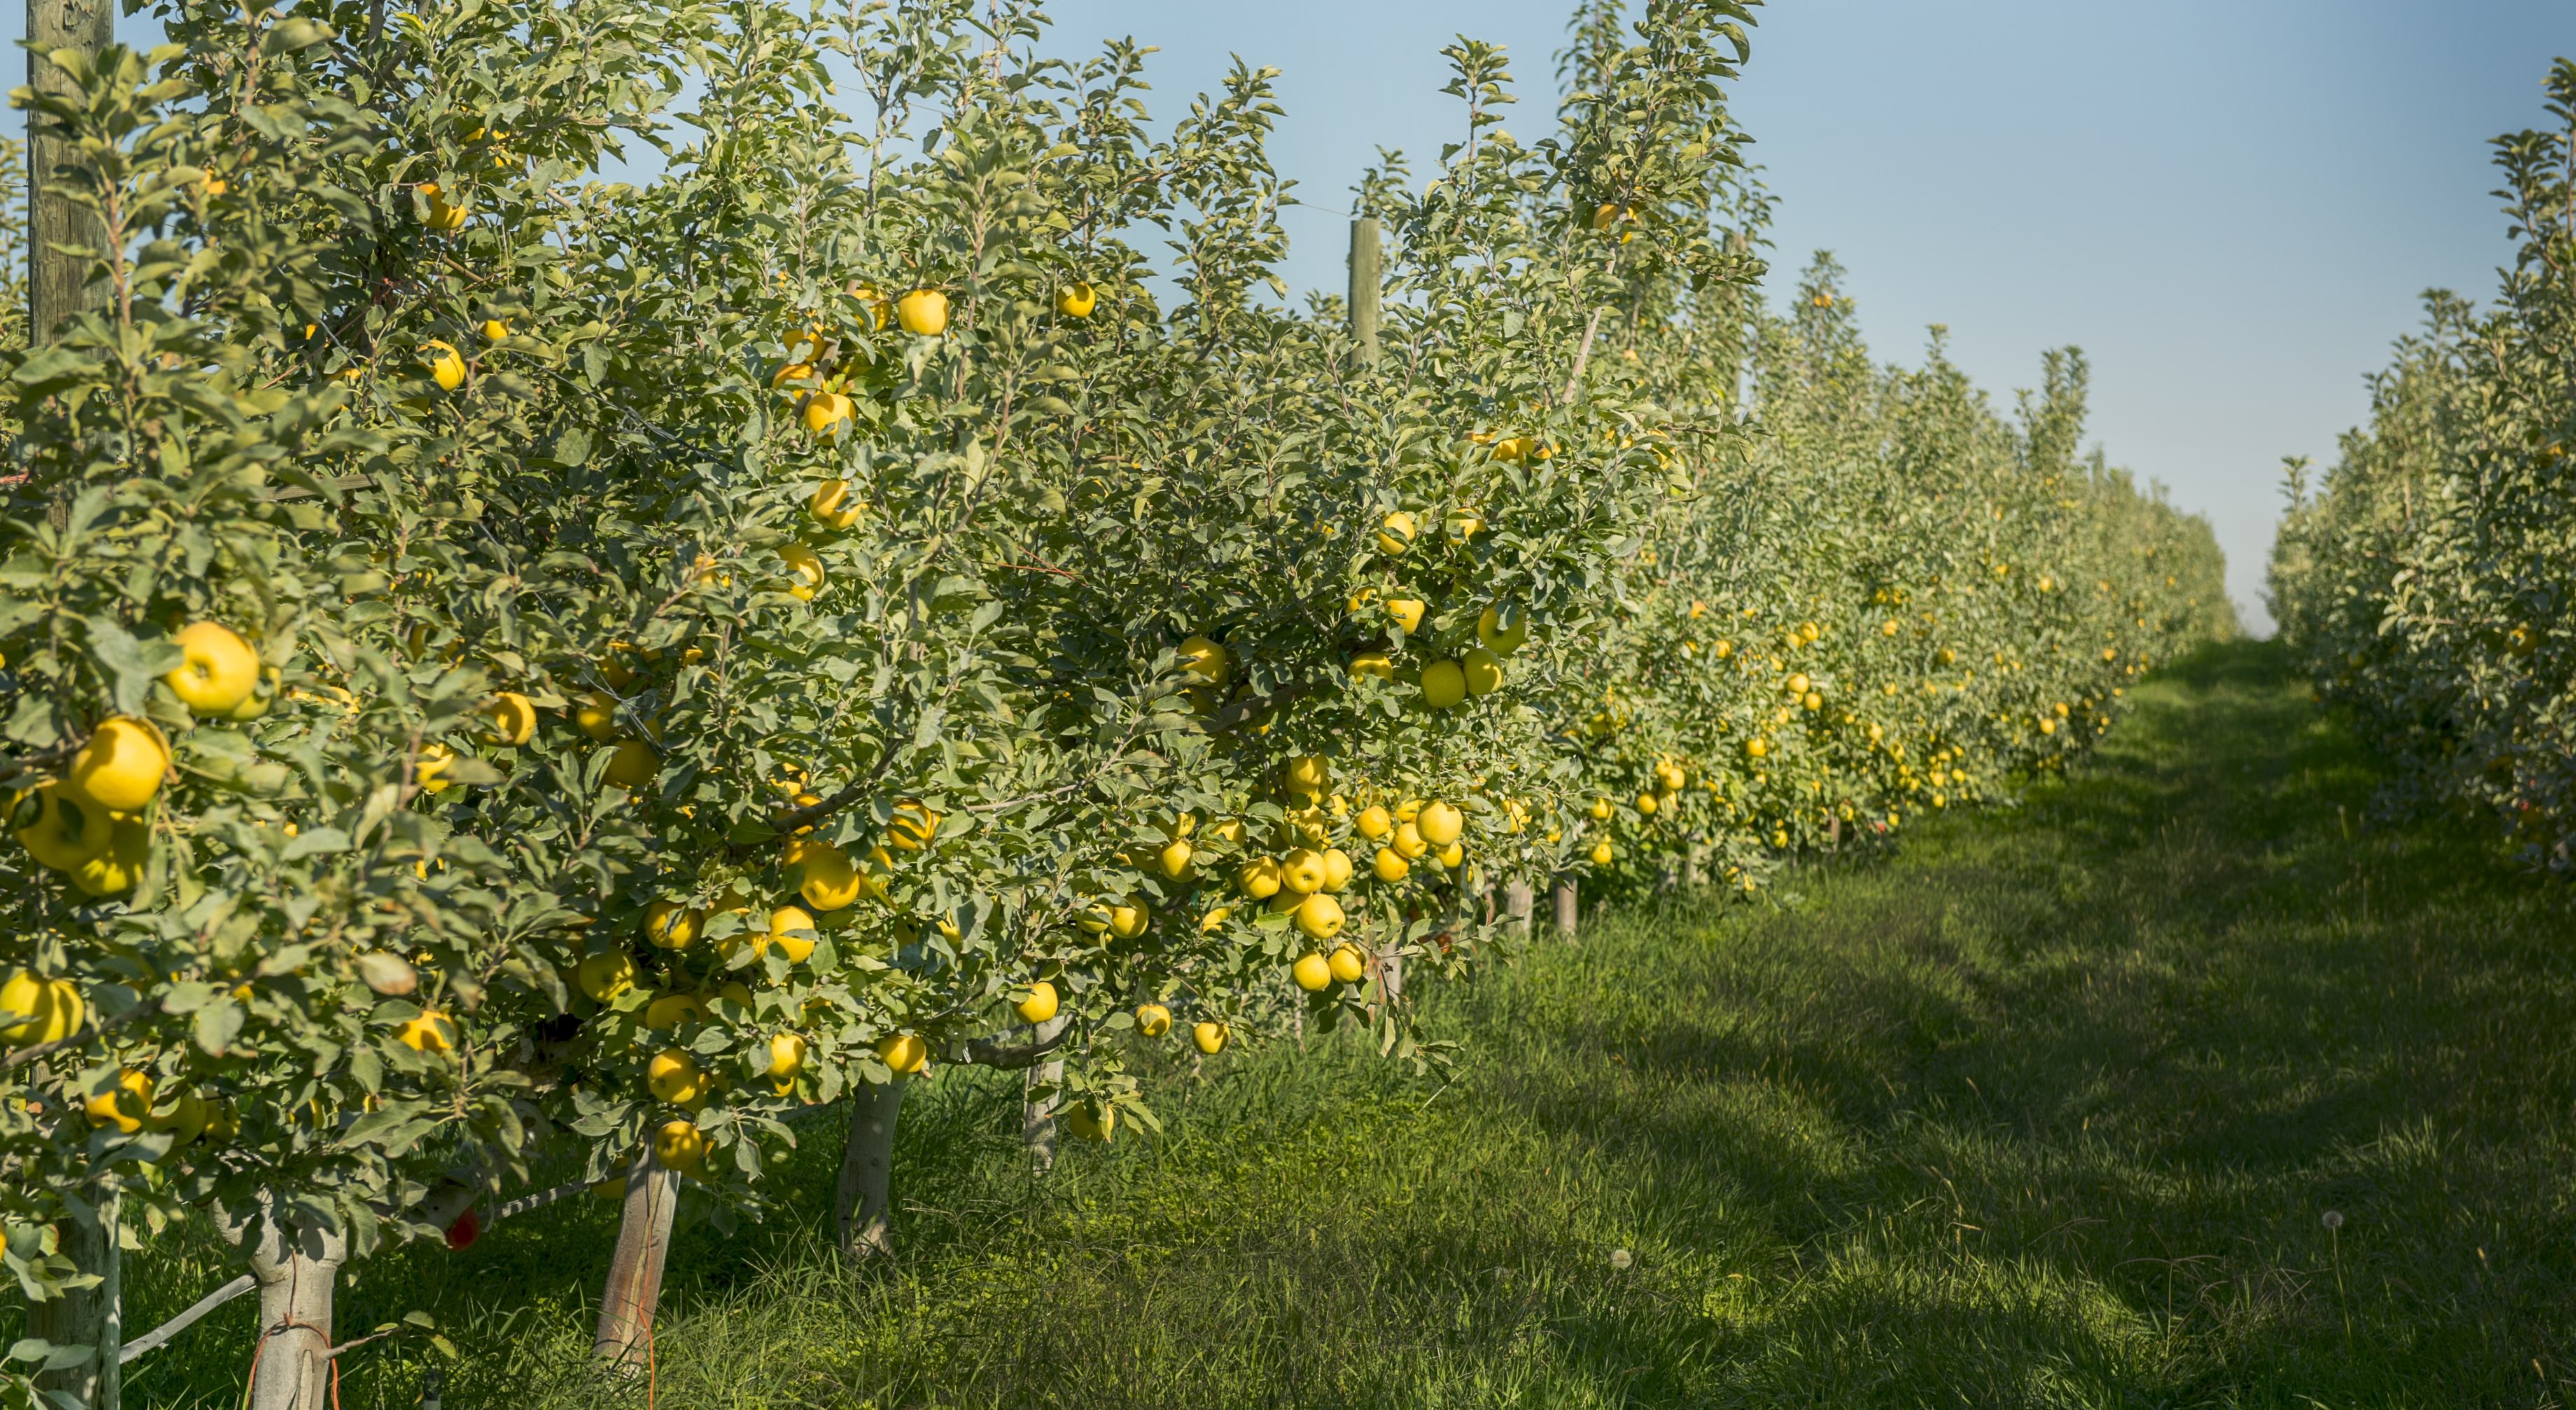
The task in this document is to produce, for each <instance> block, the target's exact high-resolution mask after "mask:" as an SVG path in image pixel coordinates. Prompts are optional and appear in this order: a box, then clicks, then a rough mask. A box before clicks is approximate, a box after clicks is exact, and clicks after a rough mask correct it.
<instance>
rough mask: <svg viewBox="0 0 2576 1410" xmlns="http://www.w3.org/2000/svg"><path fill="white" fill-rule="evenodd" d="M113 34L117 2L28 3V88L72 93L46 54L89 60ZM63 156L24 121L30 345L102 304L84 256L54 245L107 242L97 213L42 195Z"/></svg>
mask: <svg viewBox="0 0 2576 1410" xmlns="http://www.w3.org/2000/svg"><path fill="white" fill-rule="evenodd" d="M115 37H116V0H27V40H28V44H29V48H28V50H27V86H28V87H30V88H33V89H35V90H36V91H37V92H39V93H53V94H66V95H68V94H72V93H76V92H78V91H79V87H78V85H77V84H75V83H74V82H73V81H72V76H71V75H70V74H67V73H65V72H63V71H62V70H61V69H58V68H56V67H54V64H53V60H52V59H51V58H49V57H47V56H48V55H49V54H50V53H51V51H53V50H56V49H77V50H79V51H81V52H82V53H84V54H87V55H89V56H90V57H91V58H93V59H94V58H96V57H98V53H99V51H100V50H102V49H104V48H106V47H107V46H108V45H109V44H110V43H112V42H113V41H114V40H115ZM70 160H72V146H71V144H70V143H69V142H67V141H65V140H63V139H62V138H60V137H57V136H55V135H53V134H52V133H51V132H49V131H48V130H47V125H46V124H44V123H41V122H31V123H29V124H28V125H27V187H28V190H27V216H28V220H27V320H28V321H27V341H28V343H29V344H30V345H31V346H36V347H42V346H44V345H45V344H47V343H50V342H52V341H53V340H54V329H55V327H56V325H58V324H60V323H61V322H62V321H63V319H64V318H65V317H67V316H68V315H70V314H74V313H77V312H79V311H80V310H82V309H85V308H102V307H105V306H106V303H107V288H106V286H105V285H101V286H100V287H98V288H97V289H95V290H93V289H91V288H89V287H88V274H89V265H90V261H89V259H88V257H87V256H82V255H67V254H63V253H61V252H60V251H58V250H57V249H55V246H57V245H78V246H81V247H83V248H85V249H92V250H95V249H97V248H99V247H100V246H101V245H104V244H105V243H107V235H106V232H105V231H104V230H103V229H102V228H101V227H100V225H99V223H98V217H97V216H95V215H93V214H91V213H90V212H88V211H86V210H83V209H81V208H80V207H78V206H75V205H73V204H72V203H71V202H69V201H67V200H64V199H63V198H62V197H60V196H50V195H47V194H46V193H45V184H46V183H47V182H49V181H51V180H53V179H54V168H56V167H58V166H61V165H63V164H64V163H66V162H68V161H70Z"/></svg>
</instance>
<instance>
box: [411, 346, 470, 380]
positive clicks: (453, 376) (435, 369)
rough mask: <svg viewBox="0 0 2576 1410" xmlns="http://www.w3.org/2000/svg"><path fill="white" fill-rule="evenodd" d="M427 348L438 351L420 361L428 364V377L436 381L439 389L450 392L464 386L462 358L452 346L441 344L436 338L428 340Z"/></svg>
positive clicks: (463, 359)
mask: <svg viewBox="0 0 2576 1410" xmlns="http://www.w3.org/2000/svg"><path fill="white" fill-rule="evenodd" d="M429 346H430V347H433V348H436V349H437V350H438V351H437V352H436V353H435V354H433V355H431V356H429V357H425V358H422V359H421V361H423V362H425V363H427V364H429V375H430V376H431V377H433V378H435V379H436V380H437V382H438V385H439V387H440V388H441V389H442V390H445V391H450V392H452V391H455V390H456V389H457V388H459V387H461V386H464V385H465V358H464V356H463V355H462V354H460V353H459V352H457V351H456V349H455V347H454V346H453V345H451V344H448V343H442V342H440V341H438V340H437V339H436V338H432V339H430V340H429Z"/></svg>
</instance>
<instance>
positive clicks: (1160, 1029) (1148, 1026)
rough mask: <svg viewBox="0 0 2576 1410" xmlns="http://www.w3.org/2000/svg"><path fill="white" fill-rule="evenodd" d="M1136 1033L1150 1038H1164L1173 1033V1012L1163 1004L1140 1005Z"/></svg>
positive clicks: (1137, 1010)
mask: <svg viewBox="0 0 2576 1410" xmlns="http://www.w3.org/2000/svg"><path fill="white" fill-rule="evenodd" d="M1136 1031H1137V1032H1139V1033H1142V1034H1144V1035H1145V1036H1146V1037H1148V1038H1160V1037H1162V1036H1163V1035H1164V1034H1166V1033H1169V1032H1171V1031H1172V1011H1171V1010H1170V1009H1167V1008H1165V1007H1163V1006H1162V1005H1161V1004H1138V1005H1137V1006H1136Z"/></svg>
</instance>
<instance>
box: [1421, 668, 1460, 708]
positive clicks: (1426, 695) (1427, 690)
mask: <svg viewBox="0 0 2576 1410" xmlns="http://www.w3.org/2000/svg"><path fill="white" fill-rule="evenodd" d="M1466 698H1467V673H1466V672H1465V671H1463V670H1460V669H1459V667H1458V663H1457V662H1455V661H1434V662H1432V663H1431V664H1430V665H1428V666H1425V667H1423V668H1422V703H1424V704H1426V705H1428V706H1430V707H1431V708H1432V709H1434V710H1446V709H1449V708H1450V707H1451V706H1454V705H1456V704H1457V703H1458V702H1459V701H1461V700H1464V699H1466Z"/></svg>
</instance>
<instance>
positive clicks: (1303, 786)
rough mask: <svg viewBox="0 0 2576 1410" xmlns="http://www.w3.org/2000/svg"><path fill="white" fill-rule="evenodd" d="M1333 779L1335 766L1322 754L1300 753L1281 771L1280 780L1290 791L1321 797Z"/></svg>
mask: <svg viewBox="0 0 2576 1410" xmlns="http://www.w3.org/2000/svg"><path fill="white" fill-rule="evenodd" d="M1332 781H1333V766H1332V764H1331V763H1330V762H1328V761H1327V760H1326V759H1325V758H1324V757H1323V756H1322V755H1320V754H1300V755H1298V756H1296V757H1295V758H1293V759H1290V760H1289V761H1288V766H1287V767H1286V768H1285V769H1283V770H1282V771H1281V773H1280V782H1281V783H1282V784H1284V785H1285V786H1286V787H1287V789H1288V791H1289V792H1291V793H1303V794H1306V795H1308V796H1310V797H1321V796H1322V795H1323V792H1324V790H1325V789H1327V788H1330V787H1331V786H1332Z"/></svg>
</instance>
